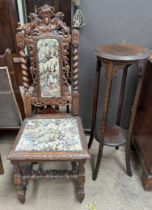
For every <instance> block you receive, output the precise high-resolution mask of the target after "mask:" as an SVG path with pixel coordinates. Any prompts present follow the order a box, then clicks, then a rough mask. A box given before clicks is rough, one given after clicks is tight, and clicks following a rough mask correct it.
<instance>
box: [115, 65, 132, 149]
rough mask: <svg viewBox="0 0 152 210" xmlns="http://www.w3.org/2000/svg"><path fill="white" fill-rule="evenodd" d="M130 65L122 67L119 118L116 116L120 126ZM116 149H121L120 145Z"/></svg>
mask: <svg viewBox="0 0 152 210" xmlns="http://www.w3.org/2000/svg"><path fill="white" fill-rule="evenodd" d="M128 67H129V65H127V66H125V67H124V68H123V69H122V71H123V74H122V80H121V88H120V94H119V102H118V112H117V118H116V125H119V126H120V121H121V113H122V106H123V101H124V95H125V87H126V79H127V70H128ZM115 149H116V150H119V146H117V147H115Z"/></svg>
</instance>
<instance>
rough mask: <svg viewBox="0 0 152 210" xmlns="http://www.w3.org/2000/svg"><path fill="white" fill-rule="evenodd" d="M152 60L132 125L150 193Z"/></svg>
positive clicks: (151, 168)
mask: <svg viewBox="0 0 152 210" xmlns="http://www.w3.org/2000/svg"><path fill="white" fill-rule="evenodd" d="M151 80H152V60H151V59H149V60H148V64H147V70H146V75H145V78H144V82H143V86H142V91H141V96H140V100H139V105H138V110H137V115H136V118H135V123H134V129H133V130H134V138H133V143H134V145H135V148H136V151H137V154H138V155H139V158H140V160H141V166H142V169H143V176H142V180H143V185H144V189H145V190H151V191H152V153H151V151H152V95H151V91H152V83H151Z"/></svg>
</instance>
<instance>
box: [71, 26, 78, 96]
mask: <svg viewBox="0 0 152 210" xmlns="http://www.w3.org/2000/svg"><path fill="white" fill-rule="evenodd" d="M72 46H73V58H72V62H73V92H74V93H77V92H78V65H79V62H78V61H79V56H78V52H79V50H78V47H79V31H78V30H73V32H72Z"/></svg>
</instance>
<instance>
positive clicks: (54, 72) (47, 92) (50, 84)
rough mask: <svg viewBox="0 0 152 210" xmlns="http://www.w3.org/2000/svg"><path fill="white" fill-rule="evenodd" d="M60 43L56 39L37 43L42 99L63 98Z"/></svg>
mask: <svg viewBox="0 0 152 210" xmlns="http://www.w3.org/2000/svg"><path fill="white" fill-rule="evenodd" d="M58 49H59V43H58V41H57V40H56V39H50V38H46V39H39V40H38V42H37V51H38V65H39V74H40V78H39V79H40V90H41V97H42V98H45V97H46V98H59V97H61V89H60V64H59V59H60V58H59V51H58Z"/></svg>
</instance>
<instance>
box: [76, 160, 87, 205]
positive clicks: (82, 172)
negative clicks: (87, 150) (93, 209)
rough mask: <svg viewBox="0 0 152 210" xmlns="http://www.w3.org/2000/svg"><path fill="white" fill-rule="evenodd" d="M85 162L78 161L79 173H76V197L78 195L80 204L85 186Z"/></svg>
mask: <svg viewBox="0 0 152 210" xmlns="http://www.w3.org/2000/svg"><path fill="white" fill-rule="evenodd" d="M85 162H86V160H83V161H80V162H79V173H78V178H77V195H78V200H79V201H80V203H81V202H82V201H83V200H84V197H85V189H84V184H85V167H84V164H85Z"/></svg>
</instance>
